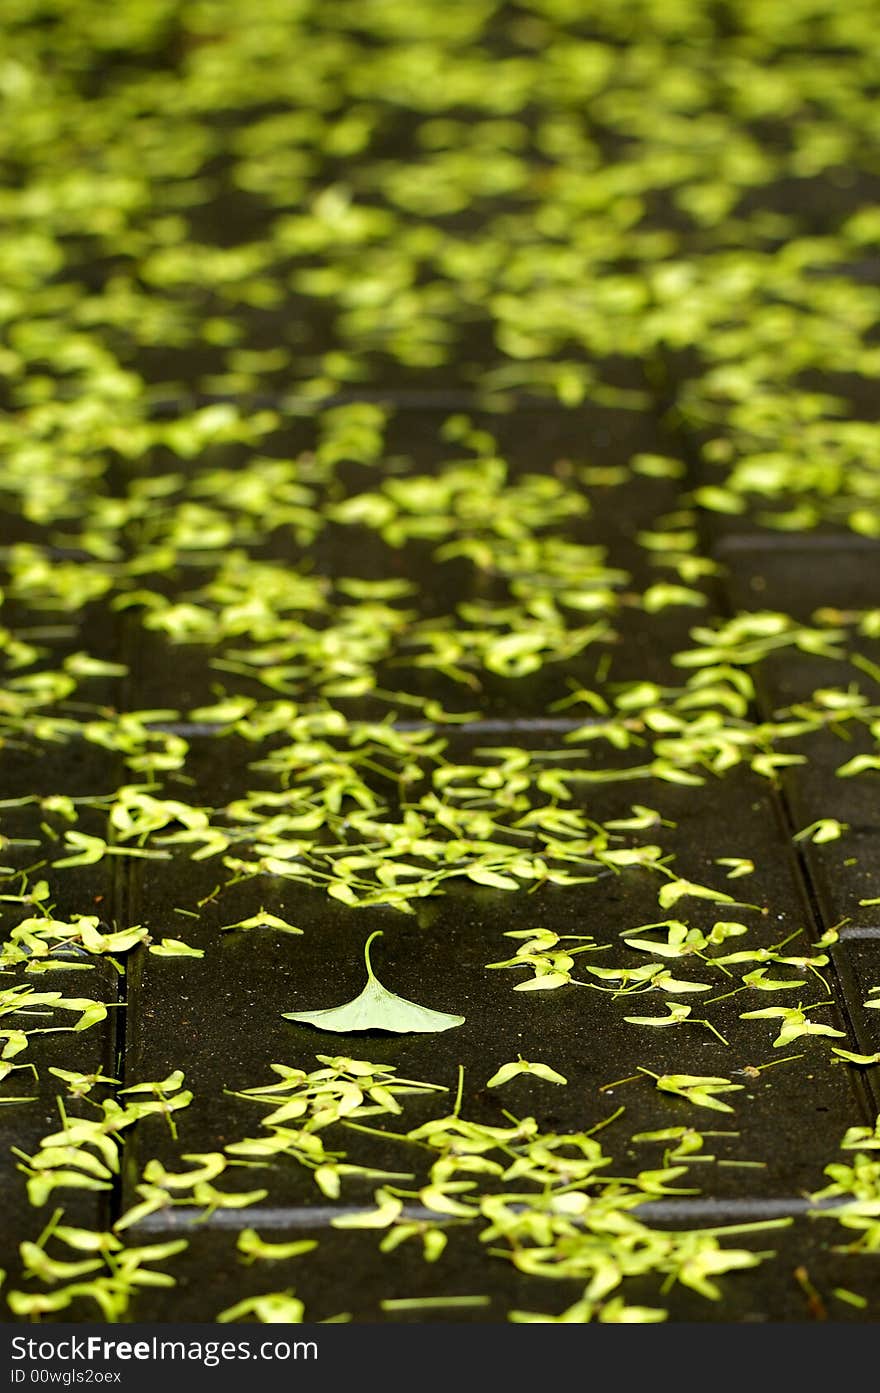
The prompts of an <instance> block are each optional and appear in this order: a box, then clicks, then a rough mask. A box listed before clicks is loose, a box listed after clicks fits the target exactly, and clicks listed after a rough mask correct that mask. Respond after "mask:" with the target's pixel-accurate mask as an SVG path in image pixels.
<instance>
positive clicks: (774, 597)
mask: <svg viewBox="0 0 880 1393" xmlns="http://www.w3.org/2000/svg"><path fill="white" fill-rule="evenodd" d="M727 559H728V565H729V568H730V575H731V589H732V594H733V598H734V602H735V604H736V605H737V607H742V608H747V607H751V605H753V604H754V603H755V600H756V599H757V600H760V602H761V604H763V605H766V607H767V608H768V609H774V610H777V609H778V610H782V611H784V612H785V613H788V614H791V615H792V616H793V617H794V618H796V619H799V620H802V621H804V622H809V621H810V619H811V617H812V616H813V615H814V614H815V613H816V611H818V610H821V609H830V610H832V611H839V612H840V614H841V616H842V617H843V618H844V619H846V618H847V617H848V622H849V623H850V624H853V623H854V616H856V615H857V613H858V612H859V611H863V610H867V609H873V608H875V607H876V603H877V597H878V595H880V548H877V547H876V546H865V545H862V546H852V547H848V548H846V549H843V548H834V549H831V550H829V551H828V552H827V553H825V554H823V555H822V558H821V564H818V558H817V556H816V554H815V553H810V552H808V551H804V550H801V549H792V550H788V549H782V550H780V551H777V552H775V553H772V554H770V553H768V552H766V551H763V550H756V551H752V550H747V549H736V550H734V551H730V552H728V553H727ZM839 646H840V648H841V650H842V653H843V655H844V656H842V657H841V658H840V659H832V658H824V657H823V658H817V657H813V656H810V655H807V654H801V653H798V652H797V651H796V650H793V649H787V650H785V652H784V653H781V654H778V655H775V656H773V657H772V658H770V659H768V660H767V661H766V662H764V663H762V665H761V669H760V673H759V680H760V684H761V692H762V698H763V702H764V708H765V710H766V711H767V712H768V714H769V713H770V712H772V711H774V710H778V709H781V708H784V707H788V706H790V705H793V704H795V703H797V702H798V701H805V700H808V699H809V698H810V697H811V696H812V694H813V692H815V691H817V690H819V689H822V688H837V689H839V690H842V691H846V690H847V689H849V688H851V687H857V689H858V690H859V691H860V692H861V693H862V694H863V695H864V697H865V698H866V700H867V702H869V703H870V704H871V705H874V704H876V701H877V696H878V690H877V683H876V680H875V679H874V677H872V675H871V673H870V672H865V671H864V670H863V669H862V668H860V667H859V666H858V664H857V663H856V662H855V661H853V658H854V657H863V658H865V659H867V660H868V662H869V663H872V664H875V663H876V662H877V660H878V657H880V645H878V643H877V640H876V639H872V638H868V637H858V638H855V639H853V640H851V641H849V642H848V641H847V640H844V641H843V642H842V643H841V644H840V645H839ZM785 748H786V749H789V748H790V749H791V752H792V753H796V754H800V755H802V756H803V757H804V763H803V764H801V765H796V766H791V767H790V768H789V769H787V770H785V771H784V773H783V776H782V782H783V787H784V790H785V797H786V800H787V803H788V806H789V813H790V818H791V822H792V828H793V830H794V831H800V830H801V829H804V828H807V827H809V826H810V825H811V824H812V823H814V822H816V821H817V820H818V819H820V818H836V819H838V820H839V821H840V822H842V823H845V824H848V830H846V831H845V832H844V834H843V836H842V837H841V838H840V839H839V840H836V841H832V842H828V843H825V844H822V843H820V844H818V845H816V844H815V843H814V842H813V841H812V840H811V839H806V840H804V841H802V842H801V848H802V852H803V856H804V859H805V862H806V865H807V866H808V868H809V874H810V877H811V879H812V881H813V883H814V886H815V890H816V894H817V897H818V900H819V904H820V906H821V911H822V917H823V919H824V921H825V923H827V924H838V923H841V921H843V920H846V921H847V926H846V927H845V928H844V933H846V932H847V928H851V929H863V928H870V927H872V926H873V925H874V923H875V921H876V919H877V909H876V907H875V906H870V905H867V906H866V905H862V904H861V903H860V901H861V900H863V899H871V898H875V897H876V896H877V895H878V894H880V888H878V887H880V840H878V833H880V820H878V811H877V807H878V805H877V793H876V780H877V773H876V772H875V771H872V770H870V769H868V770H867V771H865V772H862V773H860V774H856V775H854V776H844V777H840V776H839V774H838V771H839V770H840V769H841V768H843V767H844V766H845V765H846V764H847V763H848V762H849V761H850V760H852V759H853V758H854V757H855V756H858V755H873V754H875V753H876V740H875V739H874V737H873V735H872V734H871V731H870V727H869V724H868V722H867V721H866V722H864V723H862V722H858V723H857V722H855V721H852V720H850V721H847V722H845V723H842V724H841V725H840V726H839V728H838V729H837V730H835V728H834V723H833V722H832V723H831V724H830V727H829V729H827V730H821V731H816V732H814V733H811V734H809V735H805V736H803V737H801V738H799V739H797V740H794V741H791V742H785Z"/></svg>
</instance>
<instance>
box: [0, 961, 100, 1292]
mask: <svg viewBox="0 0 880 1393" xmlns="http://www.w3.org/2000/svg"><path fill="white" fill-rule="evenodd" d="M18 983H27V984H28V985H30V986H31V987H32V988H33V990H34V991H35V992H46V991H60V992H61V993H63V995H64V996H65V997H78V998H79V997H88V998H90V999H92V1000H96V1001H103V1002H116V1001H117V999H118V993H119V978H118V976H117V974H116V972H115V971H114V970H113V969H112V968H111V967H110V965H109V964H107V963H103V962H99V963H97V964H96V965H95V967H94V968H93V970H92V971H88V972H82V971H64V970H60V971H54V972H48V973H40V974H27V973H24V972H21V973H17V974H16V975H15V976H14V977H13V976H4V977H3V978H2V979H0V984H2V988H0V989H2V990H3V991H7V990H8V989H9V988H10V987H11V986H12V985H14V984H18ZM33 1009H34V1010H37V1009H39V1011H40V1012H41V1013H43V1014H42V1015H41V1017H40V1019H39V1020H38V1021H37V1020H35V1019H34V1017H33V1016H27V1015H24V1014H23V1013H16V1014H10V1015H4V1016H3V1018H2V1020H0V1028H2V1029H3V1030H11V1029H28V1028H31V1029H33V1028H36V1027H37V1026H39V1027H48V1028H49V1029H50V1030H53V1031H54V1030H55V1029H56V1028H57V1027H59V1026H61V1027H64V1028H65V1029H64V1033H58V1034H54V1033H52V1034H46V1035H34V1036H32V1037H31V1040H30V1043H29V1046H28V1048H27V1050H26V1051H25V1052H24V1053H22V1054H20V1055H18V1056H17V1057H16V1058H15V1060H14V1063H15V1064H17V1065H18V1064H22V1063H33V1064H34V1066H35V1067H36V1070H37V1075H38V1077H35V1076H34V1074H33V1072H32V1071H31V1070H30V1069H26V1068H20V1069H16V1070H15V1071H14V1072H13V1073H11V1074H8V1075H7V1076H6V1078H5V1079H4V1080H3V1082H2V1084H0V1187H2V1190H3V1194H4V1196H5V1197H6V1198H5V1203H4V1210H3V1218H2V1225H0V1267H2V1268H5V1269H6V1270H7V1272H8V1273H9V1277H10V1282H11V1279H12V1278H13V1277H14V1276H15V1274H16V1271H17V1264H18V1245H19V1243H20V1242H22V1241H23V1240H25V1239H29V1240H35V1239H36V1238H37V1236H38V1235H39V1233H40V1232H41V1230H42V1229H43V1228H44V1226H45V1224H46V1222H47V1221H48V1219H49V1217H50V1215H51V1213H52V1211H53V1209H55V1208H56V1207H57V1208H62V1209H63V1211H64V1221H65V1222H66V1223H68V1224H74V1225H79V1226H82V1227H85V1228H99V1227H107V1226H108V1225H109V1223H110V1221H111V1217H112V1205H113V1202H114V1200H115V1194H114V1191H115V1185H114V1187H113V1189H111V1190H107V1191H100V1192H97V1193H96V1192H91V1191H88V1190H83V1189H79V1188H75V1187H72V1186H63V1187H60V1188H57V1189H55V1190H54V1191H53V1192H52V1193H51V1195H50V1196H49V1198H48V1200H47V1201H46V1203H45V1204H43V1205H42V1206H41V1207H39V1208H33V1207H32V1206H31V1205H30V1204H29V1202H28V1199H27V1194H26V1180H27V1177H26V1175H25V1174H24V1173H23V1172H22V1171H21V1169H20V1165H21V1159H20V1157H19V1156H17V1155H15V1154H14V1153H13V1152H12V1150H11V1148H13V1147H15V1148H16V1149H17V1151H19V1152H24V1153H25V1154H26V1155H34V1154H36V1153H37V1152H38V1151H39V1147H40V1142H41V1140H42V1138H43V1137H45V1136H49V1135H51V1134H53V1133H55V1132H57V1131H59V1129H60V1128H61V1127H62V1126H63V1122H62V1114H61V1112H60V1110H59V1104H58V1099H59V1098H61V1099H63V1101H64V1104H65V1105H66V1108H67V1111H68V1116H69V1117H71V1118H72V1117H76V1116H89V1115H92V1116H93V1115H95V1109H94V1108H89V1107H88V1105H87V1104H85V1103H83V1102H72V1101H71V1100H70V1098H69V1097H68V1096H67V1093H66V1088H65V1085H64V1083H63V1081H62V1080H59V1079H58V1078H57V1077H56V1076H55V1075H53V1074H51V1073H50V1072H49V1071H50V1068H52V1067H55V1068H60V1069H66V1070H72V1071H76V1072H77V1073H83V1074H92V1073H100V1074H103V1075H105V1076H108V1077H110V1078H112V1077H114V1073H115V1067H116V1048H117V1031H118V1028H119V1022H118V1020H117V1017H118V1014H119V1012H118V1011H116V1010H110V1011H109V1012H108V1014H107V1017H106V1019H105V1020H104V1021H103V1022H99V1023H98V1024H96V1025H94V1026H91V1027H90V1028H89V1029H87V1030H84V1031H72V1030H71V1029H70V1027H71V1026H72V1025H73V1023H74V1022H76V1020H77V1019H78V1016H77V1014H76V1012H69V1011H59V1010H52V1009H51V1008H48V1009H47V1008H46V1007H45V1006H42V1007H39V1008H36V1007H35V1008H33ZM4 1043H5V1041H4ZM19 1096H23V1097H26V1098H29V1099H32V1101H26V1102H21V1103H13V1102H11V1101H10V1102H7V1101H6V1100H7V1099H12V1098H13V1097H19ZM92 1096H93V1097H96V1098H101V1097H106V1096H107V1092H106V1088H103V1087H101V1086H99V1087H98V1089H97V1090H96V1092H95V1093H93V1095H92Z"/></svg>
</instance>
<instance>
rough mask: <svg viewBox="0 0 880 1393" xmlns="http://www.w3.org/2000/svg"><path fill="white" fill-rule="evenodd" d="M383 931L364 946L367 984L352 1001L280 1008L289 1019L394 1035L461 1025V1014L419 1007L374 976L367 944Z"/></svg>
mask: <svg viewBox="0 0 880 1393" xmlns="http://www.w3.org/2000/svg"><path fill="white" fill-rule="evenodd" d="M381 934H382V930H381V929H377V930H376V931H375V933H372V934H370V937H369V938H368V939H367V941H366V944H365V945H364V962H365V963H366V966H367V985H366V986H365V987H364V989H363V991H362V992H361V993H360V995H359V996H356V997H355V998H354V1000H353V1001H346V1002H344V1003H343V1005H342V1006H330V1007H327V1008H326V1009H324V1010H321V1011H283V1012H282V1015H283V1016H284V1017H285V1019H286V1020H289V1021H302V1022H304V1024H306V1025H315V1026H317V1027H318V1029H319V1030H334V1031H340V1032H342V1033H343V1034H351V1033H352V1032H354V1031H360V1030H387V1031H390V1032H391V1033H392V1034H395V1035H408V1034H410V1033H415V1032H420V1033H422V1034H425V1033H428V1032H430V1031H435V1030H449V1029H450V1028H451V1027H452V1026H455V1025H463V1024H464V1016H451V1015H447V1013H446V1012H445V1011H431V1010H429V1009H428V1007H426V1006H419V1005H417V1003H416V1002H414V1001H408V1000H407V999H406V997H403V996H397V995H396V994H395V993H394V992H389V991H388V990H387V989H386V988H385V987H383V986H382V983H381V982H380V981H379V979H378V978H377V977H376V975H375V973H374V972H373V968H372V965H371V963H370V944H371V943H372V942H373V939H374V938H379V937H381Z"/></svg>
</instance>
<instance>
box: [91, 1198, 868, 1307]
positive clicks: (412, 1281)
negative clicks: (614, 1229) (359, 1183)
mask: <svg viewBox="0 0 880 1393" xmlns="http://www.w3.org/2000/svg"><path fill="white" fill-rule="evenodd" d="M646 1209H647V1207H646ZM639 1214H640V1211H636V1216H637V1217H638V1216H639ZM738 1221H742V1215H740V1214H738V1213H737V1212H736V1211H734V1210H730V1211H729V1212H728V1213H727V1215H725V1217H724V1219H722V1220H720V1221H719V1227H721V1226H722V1225H724V1224H725V1223H727V1224H735V1223H737V1222H738ZM645 1222H650V1221H648V1220H647V1217H646V1218H645ZM746 1222H747V1220H746ZM679 1223H680V1226H681V1228H688V1227H697V1226H698V1225H690V1224H688V1223H687V1221H686V1220H680V1221H679ZM657 1226H658V1227H666V1225H662V1224H659V1223H658V1225H657ZM478 1232H479V1229H478V1228H475V1229H471V1230H469V1231H464V1232H463V1231H460V1230H456V1229H455V1228H451V1229H450V1231H449V1241H448V1246H447V1249H446V1251H445V1253H444V1254H443V1256H442V1257H441V1258H440V1259H439V1261H437V1262H436V1263H426V1262H425V1261H424V1260H423V1259H422V1257H421V1252H420V1246H421V1245H420V1243H419V1241H418V1240H417V1239H416V1240H409V1241H407V1242H406V1243H404V1244H403V1245H402V1246H400V1247H398V1248H397V1249H396V1250H395V1251H394V1252H392V1253H382V1252H381V1251H380V1249H379V1243H380V1241H381V1238H382V1236H383V1235H382V1234H381V1233H376V1232H375V1231H374V1232H373V1233H369V1232H359V1233H355V1232H349V1233H347V1234H343V1233H340V1232H339V1231H335V1230H332V1229H300V1228H297V1229H295V1230H294V1229H287V1230H285V1229H283V1228H280V1229H271V1230H270V1229H266V1228H261V1229H260V1234H261V1237H263V1238H265V1239H267V1240H269V1241H273V1242H284V1241H289V1240H295V1239H302V1238H311V1239H313V1240H315V1241H317V1244H318V1247H317V1248H316V1249H314V1250H313V1251H312V1252H310V1253H308V1254H306V1255H304V1256H300V1257H296V1258H291V1259H287V1260H282V1261H269V1262H267V1261H263V1262H259V1261H258V1262H255V1263H252V1264H250V1265H247V1264H245V1263H243V1262H242V1260H241V1255H240V1254H239V1253H238V1252H237V1250H236V1240H235V1237H234V1235H232V1234H224V1233H220V1232H218V1231H216V1230H205V1229H201V1230H200V1229H194V1230H193V1231H192V1235H191V1237H190V1246H189V1249H188V1250H187V1251H186V1252H185V1253H182V1254H181V1255H180V1256H179V1257H177V1258H175V1259H174V1260H173V1266H172V1264H171V1263H169V1264H168V1265H167V1270H169V1271H173V1273H174V1275H175V1277H176V1280H177V1285H176V1286H175V1287H174V1288H171V1289H168V1290H164V1291H163V1290H145V1291H144V1292H143V1293H142V1294H140V1295H139V1297H138V1299H137V1302H136V1304H135V1306H134V1308H133V1318H134V1319H137V1320H150V1321H157V1322H172V1321H186V1320H190V1321H210V1320H213V1319H215V1318H216V1316H217V1315H218V1314H219V1313H220V1312H221V1311H223V1310H224V1309H228V1308H229V1307H231V1306H233V1305H235V1304H236V1303H237V1302H238V1301H240V1300H242V1299H245V1298H248V1297H254V1296H259V1295H264V1294H266V1293H268V1292H286V1291H292V1292H293V1293H294V1294H295V1296H296V1297H297V1298H298V1299H300V1300H301V1301H302V1302H303V1305H304V1307H305V1311H304V1319H305V1321H307V1322H316V1321H325V1320H330V1319H332V1318H333V1317H335V1316H339V1315H341V1314H343V1312H344V1313H346V1314H348V1315H350V1317H351V1319H352V1320H354V1321H358V1322H365V1321H367V1322H384V1323H399V1322H402V1321H406V1322H417V1323H419V1324H424V1323H427V1322H441V1323H445V1324H448V1323H449V1322H450V1321H453V1322H455V1323H461V1322H487V1321H488V1322H492V1323H499V1324H500V1323H506V1322H507V1321H508V1318H509V1314H510V1312H512V1311H529V1312H533V1313H538V1314H541V1315H543V1316H544V1317H545V1318H550V1317H554V1316H559V1315H561V1314H562V1312H563V1311H564V1310H566V1308H567V1307H569V1306H571V1305H573V1304H574V1303H575V1302H576V1301H578V1300H579V1299H580V1298H581V1297H582V1295H583V1290H584V1283H583V1282H578V1281H576V1280H572V1279H571V1278H556V1279H551V1280H547V1279H543V1280H542V1279H541V1278H536V1277H530V1276H528V1275H526V1274H525V1273H521V1272H518V1271H517V1270H516V1269H515V1268H514V1267H513V1266H512V1265H511V1264H510V1263H509V1261H507V1260H506V1259H505V1258H503V1257H497V1256H493V1255H492V1254H491V1253H489V1254H487V1252H486V1247H487V1246H488V1245H485V1244H483V1245H481V1244H480V1243H479V1240H478V1237H477V1234H478ZM852 1237H853V1234H852V1231H851V1230H850V1231H848V1230H846V1229H843V1228H841V1227H840V1225H839V1224H838V1223H837V1222H836V1221H835V1220H834V1219H827V1218H826V1219H818V1220H813V1219H810V1218H808V1217H806V1216H802V1217H800V1218H798V1219H797V1220H796V1221H795V1222H794V1224H793V1225H792V1226H791V1227H789V1228H782V1229H772V1228H770V1229H767V1230H765V1231H763V1232H761V1231H758V1232H753V1233H746V1234H742V1235H734V1236H731V1237H728V1238H726V1239H725V1238H723V1237H722V1238H721V1239H720V1245H721V1247H722V1249H726V1248H733V1249H745V1250H747V1251H753V1252H756V1253H763V1254H769V1256H766V1257H764V1259H763V1260H762V1261H761V1263H760V1264H759V1265H758V1266H757V1267H754V1268H752V1269H747V1270H745V1271H739V1272H730V1273H727V1274H725V1275H722V1276H719V1277H717V1278H713V1281H715V1282H717V1286H718V1290H719V1293H720V1300H718V1301H713V1300H709V1299H707V1298H706V1297H704V1296H702V1295H700V1294H699V1293H697V1292H695V1291H693V1290H690V1289H688V1288H687V1287H686V1286H684V1285H682V1284H681V1283H667V1284H664V1282H663V1279H662V1278H661V1277H660V1276H659V1275H655V1276H650V1277H639V1278H628V1279H625V1280H624V1282H623V1284H622V1286H621V1287H620V1288H619V1290H618V1292H615V1293H614V1295H618V1294H620V1295H622V1296H623V1298H624V1300H625V1301H626V1302H627V1303H628V1304H633V1305H645V1306H649V1307H653V1308H655V1309H660V1310H665V1311H666V1312H667V1313H668V1319H669V1320H671V1321H687V1322H713V1321H718V1320H719V1319H720V1320H724V1321H725V1322H736V1323H740V1322H742V1323H749V1324H752V1323H755V1322H759V1323H760V1322H769V1321H786V1322H796V1323H801V1324H803V1323H809V1322H812V1321H816V1320H823V1319H827V1320H832V1321H840V1322H849V1321H859V1320H861V1321H864V1320H875V1319H876V1317H877V1313H878V1311H880V1282H878V1273H877V1270H876V1268H877V1264H876V1261H875V1260H874V1259H873V1258H872V1256H871V1254H870V1253H862V1254H847V1253H840V1252H835V1251H834V1250H835V1248H836V1247H839V1246H843V1245H845V1244H846V1243H847V1242H849V1241H851V1239H852ZM491 1246H492V1247H495V1246H496V1245H491ZM352 1272H356V1273H357V1274H358V1278H357V1281H356V1282H352V1281H350V1280H348V1279H347V1277H346V1276H345V1274H350V1273H352ZM841 1288H843V1289H845V1290H846V1291H849V1292H855V1293H856V1294H857V1295H858V1296H861V1297H863V1298H864V1299H865V1301H866V1305H865V1306H864V1307H863V1308H859V1307H858V1306H854V1305H851V1304H850V1303H848V1302H847V1301H846V1300H845V1299H844V1298H842V1297H841V1296H839V1295H836V1292H838V1291H839V1290H840V1289H841ZM455 1296H472V1297H473V1296H477V1297H479V1296H483V1297H486V1298H488V1300H487V1302H486V1304H484V1305H473V1306H459V1307H455V1306H444V1305H442V1304H437V1305H435V1306H434V1307H433V1309H432V1308H431V1306H425V1307H422V1308H421V1309H418V1308H416V1309H414V1310H410V1311H406V1310H405V1309H404V1310H400V1309H397V1310H394V1309H388V1308H383V1306H382V1302H383V1301H389V1300H390V1301H392V1302H393V1301H395V1300H397V1301H400V1300H406V1299H419V1298H422V1299H424V1298H427V1300H428V1301H429V1302H430V1301H435V1302H442V1298H443V1297H455ZM80 1318H83V1317H80ZM248 1318H249V1319H253V1317H252V1316H251V1317H248Z"/></svg>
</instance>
